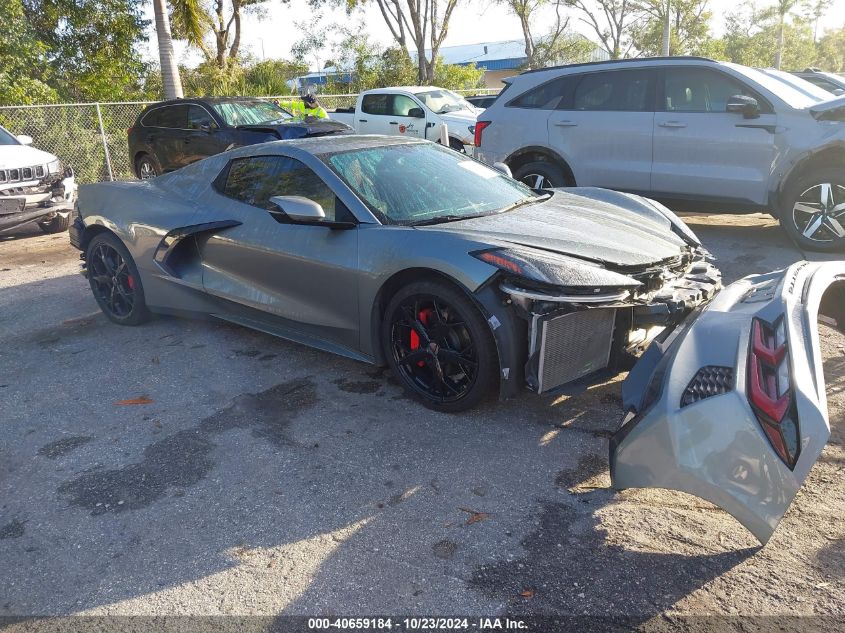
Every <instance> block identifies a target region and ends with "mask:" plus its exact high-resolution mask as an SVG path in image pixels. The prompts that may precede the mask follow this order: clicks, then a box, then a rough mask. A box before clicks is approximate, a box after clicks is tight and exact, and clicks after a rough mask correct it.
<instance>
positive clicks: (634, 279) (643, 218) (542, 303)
mask: <svg viewBox="0 0 845 633" xmlns="http://www.w3.org/2000/svg"><path fill="white" fill-rule="evenodd" d="M576 191H577V195H573V194H574V193H575V192H576ZM561 204H567V205H568V206H567V207H566V208H572V206H573V205H576V204H580V205H584V214H585V215H586V214H587V213H593V214H595V216H594V218H591V219H590V224H589V225H588V226H587V227H585V228H586V229H587V230H589V231H590V233H593V234H595V233H596V232H597V231H599V230H603V231H604V233H605V235H604V236H603V238H602V237H600V236H598V235H595V236H594V235H590V237H591V240H587V239H584V237H583V236H582V232H581V231H580V230H578V227H577V226H575V223H576V221H577V219H578V218H577V216H575V215H574V214H573V215H572V216H570V217H571V218H572V220H571V224H572V225H573V226H571V227H569V228H561V226H560V224H558V223H554V225H539V224H538V226H537V227H536V235H535V234H534V233H535V230H534V229H532V230H531V233H530V234H529V233H528V230H526V229H527V227H529V226H530V224H533V223H534V222H535V221H542V220H543V219H544V218H545V217H546V216H548V218H549V219H551V220H554V219H555V215H552V214H553V213H555V212H556V211H557V209H558V208H561V207H560V206H559V205H561ZM552 205H554V206H552ZM621 205H625V206H624V207H622V206H621ZM550 206H551V209H549V207H550ZM511 219H512V220H513V221H514V224H515V225H516V226H517V227H522V228H523V230H524V234H522V235H516V234H509V233H505V231H507V230H510V228H511V227H509V226H505V225H504V224H503V223H504V222H508V221H510V220H511ZM511 219H508V218H507V217H506V216H503V217H501V218H491V219H482V220H479V221H477V225H478V228H479V229H484V230H485V234H488V235H494V236H495V237H496V238H500V237H503V236H507V242H508V243H507V244H501V245H498V246H492V247H490V248H485V249H480V250H476V251H474V252H472V253H471V255H472V256H473V257H475V258H476V259H478V260H481V261H483V262H485V263H487V264H489V265H490V266H492V267H493V268H495V269H497V273H496V274H495V275H493V276H492V277H491V278H490V279H489V281H488V282H487V283H486V284H484V285H483V286H482V288H480V289H479V290H478V291H477V293H476V295H477V298H478V300H479V302H480V303H481V304H482V306H483V307H484V309H485V310H486V312H487V313H488V315H490V316H491V317H493V318H494V321H493V322H492V324H493V325H495V324H496V323H507V327H506V328H504V331H503V332H500V331H498V327H494V335H495V336H496V339H497V345H498V347H499V352H500V365H501V368H502V371H503V376H502V378H503V380H502V384H501V394H502V396H504V397H508V396H512V395H514V394H515V393H516V392H517V391H518V390H519V389H521V388H522V387H523V386H527V387H528V388H529V389H531V390H532V391H535V392H538V393H550V392H560V391H563V390H567V389H572V388H581V387H582V386H584V385H586V384H589V383H592V382H596V381H600V380H601V379H603V378H606V377H607V376H608V375H609V374H612V373H619V371H622V370H625V369H628V368H630V367H631V365H632V364H633V362H635V361H636V358H637V357H639V356H640V354H642V352H643V351H644V350H645V349H646V347H648V345H649V344H650V343H651V341H652V340H654V339H655V338H656V337H657V336H659V335H660V334H661V333H662V332H665V331H666V330H671V329H673V328H675V327H676V326H677V325H678V324H679V323H681V322H682V321H683V320H684V319H685V318H686V317H687V316H688V315H689V314H690V313H692V312H693V311H694V310H696V309H697V308H699V307H701V306H703V305H705V304H706V303H707V302H708V301H710V300H711V299H712V298H713V297H714V296H715V295H716V294H717V293H718V292H719V290H720V289H721V287H722V284H721V274H720V272H719V270H718V269H717V268H716V267H715V266H714V265H713V264H712V263H711V261H710V255H709V253H708V252H707V251H706V250H705V249H704V248H703V247H702V246H701V243H700V242H699V240H698V238H697V237H696V236H695V235H694V234H693V233H692V232H691V231H690V230H689V228H688V227H686V225H684V224H683V223H682V222H681V221H680V220H679V219H678V218H677V217H676V216H674V214H672V213H671V212H670V211H669V210H668V209H665V207H663V206H662V205H659V204H658V203H655V202H653V201H649V200H646V199H644V198H640V197H637V196H626V195H624V194H618V193H615V192H608V191H605V190H597V189H590V190H584V189H582V190H568V191H566V192H563V191H560V192H557V193H556V194H555V196H554V198H551V199H549V200H548V201H547V202H546V203H541V204H540V205H537V206H536V207H532V208H530V209H528V210H526V211H524V212H519V213H518V214H514V216H513V218H511ZM565 219H566V216H565V215H564V216H562V219H561V222H563V221H565ZM494 222H496V223H497V224H493V223H494ZM463 225H464V226H462V227H460V229H463V230H466V228H467V223H463ZM472 228H475V227H474V226H473V227H472ZM585 232H586V231H585ZM625 238H627V239H628V242H629V244H627V245H625V244H624V243H623V240H624V239H625ZM602 239H604V242H602V241H601V240H602ZM490 241H491V242H493V241H494V240H490ZM614 249H616V250H614ZM512 338H516V339H517V341H516V342H515V343H514V342H513V341H512V340H511V339H512Z"/></svg>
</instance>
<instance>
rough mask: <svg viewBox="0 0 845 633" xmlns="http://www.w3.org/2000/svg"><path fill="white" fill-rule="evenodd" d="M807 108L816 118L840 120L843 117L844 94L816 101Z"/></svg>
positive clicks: (844, 108) (844, 113) (844, 111)
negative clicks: (819, 101)
mask: <svg viewBox="0 0 845 633" xmlns="http://www.w3.org/2000/svg"><path fill="white" fill-rule="evenodd" d="M808 110H809V111H810V114H812V115H813V117H814V118H816V119H819V120H823V119H836V120H839V121H841V120H843V119H845V95H842V96H839V97H836V98H835V99H829V100H827V101H822V102H821V103H817V104H816V105H814V106H811V107H809V108H808Z"/></svg>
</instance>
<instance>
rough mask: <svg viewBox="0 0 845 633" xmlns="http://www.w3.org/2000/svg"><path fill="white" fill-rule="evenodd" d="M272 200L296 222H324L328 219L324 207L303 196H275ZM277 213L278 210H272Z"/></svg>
mask: <svg viewBox="0 0 845 633" xmlns="http://www.w3.org/2000/svg"><path fill="white" fill-rule="evenodd" d="M270 202H271V203H273V204H274V205H276V206H277V207H278V208H279V210H280V211H282V212H283V213H284V214H285V215H286V216H287V217H289V218H290V219H291V220H293V221H294V222H322V221H325V219H326V212H325V211H323V207H321V206H320V205H319V204H317V203H316V202H314V201H313V200H310V199H309V198H303V197H302V196H273V197H272V198H270ZM270 213H271V214H272V213H276V211H271V212H270Z"/></svg>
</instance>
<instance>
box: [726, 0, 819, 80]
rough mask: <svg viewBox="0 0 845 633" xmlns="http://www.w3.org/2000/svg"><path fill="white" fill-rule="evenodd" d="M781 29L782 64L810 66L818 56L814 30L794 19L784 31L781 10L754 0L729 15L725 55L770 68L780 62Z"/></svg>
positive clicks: (740, 62) (745, 62) (786, 25)
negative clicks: (761, 4) (758, 3)
mask: <svg viewBox="0 0 845 633" xmlns="http://www.w3.org/2000/svg"><path fill="white" fill-rule="evenodd" d="M781 32H782V33H783V42H784V47H783V51H782V53H781V65H782V66H783V67H784V68H787V69H801V68H805V67H806V66H808V65H810V64H811V63H812V62H813V59H815V57H816V50H815V46H814V44H813V33H812V29H810V27H809V26H808V25H807V24H805V23H804V22H802V21H801V20H799V19H793V20H792V22H791V23H789V22H785V23H784V24H783V28H782V31H781V25H780V18H779V15H778V13H777V12H776V11H774V10H772V8H766V9H762V10H761V9H760V8H759V7H757V5H755V4H754V3H753V2H749V3H746V4H745V5H744V6H742V7H740V9H739V10H738V11H736V12H734V13H730V14H728V16H727V18H726V22H725V34H724V36H723V37H722V38H721V41H720V50H721V53H722V55H721V57H723V58H725V59H727V60H729V61H732V62H735V63H737V64H744V65H746V66H758V67H770V66H772V64H773V63H774V62H775V61H776V60H775V56H776V55H777V51H778V41H779V37H780V33H781ZM773 51H774V54H773Z"/></svg>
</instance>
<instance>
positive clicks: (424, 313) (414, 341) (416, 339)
mask: <svg viewBox="0 0 845 633" xmlns="http://www.w3.org/2000/svg"><path fill="white" fill-rule="evenodd" d="M429 316H431V308H426V309H425V310H420V313H419V314H418V315H417V318H419V320H420V323H422V324H423V325H428V318H429ZM419 348H420V336H419V334H417V332H416V330H414V329H413V328H411V349H419ZM417 366H418V367H424V366H425V361H422V360H418V361H417Z"/></svg>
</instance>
